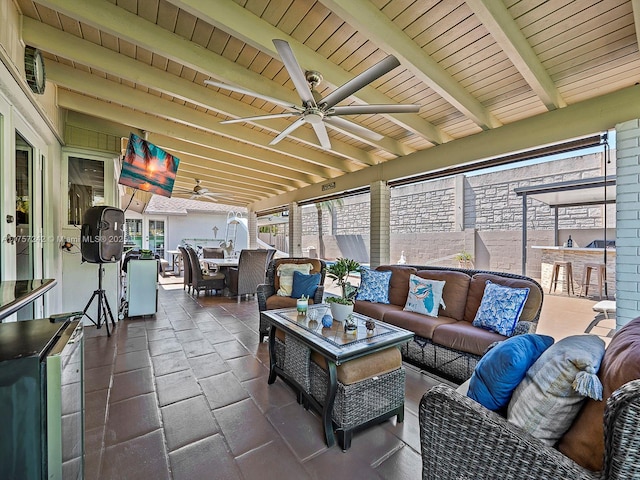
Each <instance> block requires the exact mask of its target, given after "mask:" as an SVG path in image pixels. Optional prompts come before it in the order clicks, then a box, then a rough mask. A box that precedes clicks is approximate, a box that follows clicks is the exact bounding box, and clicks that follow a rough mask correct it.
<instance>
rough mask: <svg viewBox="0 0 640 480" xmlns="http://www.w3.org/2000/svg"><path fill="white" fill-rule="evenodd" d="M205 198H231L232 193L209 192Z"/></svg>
mask: <svg viewBox="0 0 640 480" xmlns="http://www.w3.org/2000/svg"><path fill="white" fill-rule="evenodd" d="M204 195H205V196H206V197H211V198H216V197H221V198H222V197H233V193H222V192H216V193H214V192H209V193H205V194H204Z"/></svg>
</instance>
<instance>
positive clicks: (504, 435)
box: [419, 380, 640, 480]
mask: <svg viewBox="0 0 640 480" xmlns="http://www.w3.org/2000/svg"><path fill="white" fill-rule="evenodd" d="M419 415H420V443H421V447H422V478H423V479H425V480H426V479H430V480H431V479H433V480H435V479H437V480H447V479H452V480H453V479H456V480H459V479H470V480H471V479H473V480H482V479H494V478H505V479H506V478H518V479H531V480H545V479H549V480H556V479H565V478H566V479H569V478H570V479H590V480H594V479H601V480H605V479H606V480H613V479H615V480H618V479H619V480H623V479H631V478H640V449H639V448H638V446H639V445H640V380H633V381H631V382H629V383H626V384H625V385H623V386H622V387H620V388H619V389H618V390H616V391H615V392H614V393H613V395H612V396H611V397H610V398H609V400H608V401H607V406H606V410H605V416H604V435H605V458H604V469H603V470H602V471H601V472H592V471H590V470H587V469H585V468H583V467H581V466H580V465H578V464H577V463H575V462H573V460H571V459H569V458H568V457H566V456H565V455H563V454H562V453H560V452H559V451H558V450H556V449H555V448H552V447H549V446H547V445H545V444H544V443H542V442H541V441H539V440H538V439H536V438H533V437H532V436H530V435H529V434H526V433H524V432H522V431H521V430H520V429H519V428H518V427H516V426H515V425H513V424H511V423H509V422H507V420H506V419H505V418H503V417H501V416H500V415H498V414H496V413H495V412H492V411H489V410H487V409H486V408H484V407H483V406H482V405H480V404H479V403H477V402H475V401H473V400H471V399H470V398H468V397H466V396H463V395H461V394H459V393H458V392H456V391H455V390H453V389H452V388H450V387H448V386H446V385H437V386H435V387H433V388H432V389H431V390H429V391H428V392H427V393H425V394H424V396H423V397H422V400H421V402H420V413H419Z"/></svg>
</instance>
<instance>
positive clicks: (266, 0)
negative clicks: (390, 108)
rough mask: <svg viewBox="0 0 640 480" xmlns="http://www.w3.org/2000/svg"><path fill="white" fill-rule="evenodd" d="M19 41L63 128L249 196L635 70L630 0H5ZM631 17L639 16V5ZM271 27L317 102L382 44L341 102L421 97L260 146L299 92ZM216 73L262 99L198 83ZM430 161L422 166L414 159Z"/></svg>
mask: <svg viewBox="0 0 640 480" xmlns="http://www.w3.org/2000/svg"><path fill="white" fill-rule="evenodd" d="M17 4H18V5H19V8H20V9H21V11H22V13H23V15H24V19H23V20H24V24H23V40H24V43H25V44H26V45H32V46H35V47H37V48H39V49H40V50H42V51H43V53H44V55H45V58H46V72H47V79H48V80H49V81H50V82H52V83H53V84H55V85H56V86H57V89H58V103H59V105H60V106H61V107H63V108H65V109H67V110H68V111H69V113H68V116H67V125H68V126H69V127H74V128H81V129H87V130H90V131H97V132H103V133H110V134H115V135H119V136H125V137H126V136H127V134H128V132H129V131H134V132H137V133H138V134H146V135H147V138H148V140H149V141H151V142H152V143H154V144H156V145H158V146H160V147H162V148H164V149H165V150H167V151H169V152H170V153H172V154H174V155H176V156H177V157H178V158H180V168H179V171H178V177H177V181H176V185H177V186H178V187H179V188H186V189H190V188H193V186H194V185H195V179H196V178H197V179H200V180H201V182H202V185H203V186H205V187H206V188H208V189H209V190H210V191H212V192H218V193H226V194H231V195H232V197H230V198H228V199H225V203H229V204H233V205H241V206H247V205H251V204H253V203H255V202H260V201H261V200H264V199H266V198H270V197H274V196H277V195H280V194H283V193H286V192H290V191H292V190H296V189H299V188H301V187H305V186H307V185H312V184H317V183H324V182H327V181H330V180H331V179H334V178H336V177H339V176H341V175H344V174H346V173H351V172H357V171H360V170H362V169H366V168H368V167H370V166H372V165H377V164H380V163H383V162H386V161H389V160H391V159H396V158H398V157H407V159H410V158H411V155H412V154H414V153H415V152H419V151H422V150H425V149H429V148H432V147H433V146H435V145H438V144H443V143H447V142H455V141H456V140H457V139H460V138H463V137H467V136H470V135H473V134H476V133H478V132H482V131H483V130H491V129H498V128H500V127H501V126H502V125H506V124H510V123H513V122H518V121H520V120H523V119H526V118H528V117H532V116H536V115H540V114H542V113H544V112H547V111H549V110H554V109H561V108H564V107H566V106H568V105H572V104H575V103H578V102H581V101H584V100H588V99H591V98H594V97H598V96H600V95H603V94H606V93H610V92H613V91H616V90H619V89H622V88H625V87H628V86H630V85H633V84H634V83H636V82H638V80H639V79H640V54H639V52H638V35H637V30H638V26H637V25H635V24H634V11H633V9H634V7H635V8H636V10H637V9H638V7H639V5H638V0H626V1H625V0H575V1H571V0H552V1H546V2H543V1H539V0H502V1H500V0H498V1H495V0H466V1H462V0H442V1H436V0H320V1H313V0H236V1H232V0H215V1H205V0H109V1H108V0H92V1H91V2H78V1H76V0H38V1H33V0H17ZM635 13H636V17H640V15H639V12H638V11H636V12H635ZM273 39H284V40H286V41H287V42H288V43H289V44H290V45H291V48H292V50H293V52H294V54H295V57H296V59H297V61H298V62H299V64H300V66H301V67H302V69H303V70H316V71H318V72H320V73H321V74H322V75H323V77H324V81H323V82H322V83H321V84H320V85H319V86H318V87H317V88H316V89H317V91H318V92H319V93H320V95H321V96H325V95H327V94H328V93H330V92H331V91H333V90H334V89H336V88H337V87H339V86H340V85H342V84H344V83H345V82H347V81H348V80H350V79H352V78H353V77H355V76H356V75H358V74H360V73H362V72H363V71H365V70H366V69H367V68H369V67H371V66H372V65H374V64H376V63H377V62H379V61H380V60H382V59H383V58H385V57H386V56H387V55H394V56H395V57H396V58H397V59H398V60H399V61H400V66H399V67H397V68H395V69H393V70H391V71H390V72H389V73H386V74H385V75H383V76H382V77H380V78H378V79H376V80H375V81H373V82H372V83H371V84H370V85H368V86H365V87H364V88H362V89H360V90H358V91H357V92H355V94H354V95H352V96H351V97H349V98H347V99H346V100H344V101H343V102H341V103H340V105H349V104H354V105H363V104H405V103H408V104H417V105H420V106H421V108H420V110H419V112H418V113H401V114H384V115H383V114H368V115H353V116H348V117H345V118H347V119H348V120H350V121H352V122H354V123H356V124H358V125H360V126H362V127H365V128H367V129H369V130H372V131H374V132H376V133H377V134H379V135H380V136H382V138H381V139H380V140H371V139H367V138H362V137H359V136H356V135H353V134H350V133H348V132H345V131H339V130H337V129H334V128H329V129H328V133H329V139H330V142H331V148H330V149H323V148H321V147H320V146H319V144H318V139H317V137H316V135H315V133H314V130H313V129H312V128H311V126H310V125H303V126H302V127H300V128H298V129H296V130H295V131H294V132H293V133H292V134H291V135H290V136H288V137H287V138H285V139H284V140H282V141H281V142H279V143H277V144H276V145H269V143H270V142H271V141H272V140H273V139H274V138H275V137H276V136H277V135H278V133H279V132H281V131H282V130H284V129H285V128H287V127H288V126H289V125H290V124H291V123H292V122H293V119H290V118H273V119H266V120H256V121H251V122H244V123H232V124H221V123H220V121H222V120H228V119H236V118H242V117H248V116H256V115H264V114H270V113H282V112H284V111H286V109H285V108H283V107H282V106H281V105H279V104H276V103H273V102H270V101H266V100H265V99H264V98H260V97H264V96H267V97H274V98H277V99H280V100H282V101H285V102H290V103H292V104H295V105H301V100H300V98H299V96H298V94H297V93H296V90H295V87H294V85H293V83H292V81H291V79H290V77H289V74H288V72H287V70H286V69H285V67H284V64H283V62H282V61H281V59H280V57H279V55H278V53H277V51H276V49H275V47H274V44H273V42H272V40H273ZM209 79H210V80H215V81H219V82H224V83H227V84H231V85H235V86H238V87H242V88H244V89H246V90H250V91H253V92H257V94H259V96H258V97H256V96H252V95H249V94H239V93H233V92H231V91H229V90H227V89H222V88H217V87H213V86H207V85H206V84H205V80H209ZM428 168H429V167H428V165H425V170H427V169H428Z"/></svg>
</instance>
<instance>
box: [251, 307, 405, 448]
mask: <svg viewBox="0 0 640 480" xmlns="http://www.w3.org/2000/svg"><path fill="white" fill-rule="evenodd" d="M312 310H316V311H317V312H318V320H317V321H314V320H310V319H309V317H308V315H299V314H298V312H297V311H296V309H289V308H287V309H279V310H266V311H264V312H262V316H263V319H264V320H265V321H266V322H267V323H268V324H269V325H271V329H270V332H269V359H270V371H269V380H268V383H269V384H272V383H273V382H275V380H276V378H277V377H280V378H282V379H284V380H285V381H286V382H287V383H288V384H289V385H290V386H292V387H293V388H294V389H295V390H296V392H297V394H298V401H299V403H303V404H304V406H305V407H307V408H308V407H313V408H315V409H316V410H317V411H319V412H321V413H322V423H323V429H324V435H325V441H326V443H327V445H328V446H330V447H331V446H333V445H334V444H335V436H334V431H333V430H334V426H335V428H336V432H337V433H338V440H339V444H340V445H341V447H342V449H343V450H347V449H348V448H349V446H350V444H351V438H352V435H353V432H354V431H355V430H359V429H362V428H366V427H367V426H369V425H373V424H375V423H379V422H381V421H384V420H386V419H388V418H391V417H393V416H396V415H397V418H398V421H399V422H402V421H403V419H404V384H405V372H404V368H403V367H402V361H401V356H400V352H399V350H398V347H399V346H400V345H402V344H404V343H406V342H408V341H409V340H410V339H411V338H413V333H412V332H410V331H408V330H404V329H402V328H398V327H395V326H393V325H389V324H387V323H384V322H380V321H375V328H374V329H373V330H368V329H367V325H366V323H367V321H369V322H370V321H372V319H371V318H369V317H366V316H364V315H360V314H357V313H354V314H353V319H354V320H355V322H356V325H357V329H356V330H353V331H345V329H344V324H343V323H342V322H337V321H334V322H333V325H332V326H331V327H330V328H326V327H323V326H322V322H321V320H320V319H321V318H322V315H323V314H325V313H329V308H328V306H327V305H311V306H309V312H310V311H312ZM369 326H371V324H369ZM376 369H379V370H376Z"/></svg>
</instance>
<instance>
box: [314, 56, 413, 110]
mask: <svg viewBox="0 0 640 480" xmlns="http://www.w3.org/2000/svg"><path fill="white" fill-rule="evenodd" d="M399 65H400V62H399V61H398V59H397V58H396V57H394V56H393V55H389V56H388V57H386V58H384V59H383V60H381V61H379V62H378V63H376V64H375V65H374V66H373V67H370V68H368V69H366V70H365V71H364V72H362V73H361V74H360V75H358V76H356V77H354V78H352V79H351V80H349V81H348V82H347V83H345V84H344V85H342V86H340V87H338V88H336V89H335V90H334V91H333V92H331V93H330V94H329V95H327V96H326V97H324V98H323V99H322V100H320V102H319V103H320V104H326V105H327V106H326V107H325V109H327V108H331V107H333V106H334V105H335V104H337V103H339V102H341V101H342V100H344V99H345V98H347V97H349V96H350V95H353V94H354V93H355V92H357V91H358V90H360V89H361V88H362V87H364V86H366V85H369V84H370V83H371V82H373V81H374V80H376V79H377V78H380V77H381V76H382V75H384V74H385V73H388V72H390V71H391V70H393V69H394V68H396V67H397V66H399Z"/></svg>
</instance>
